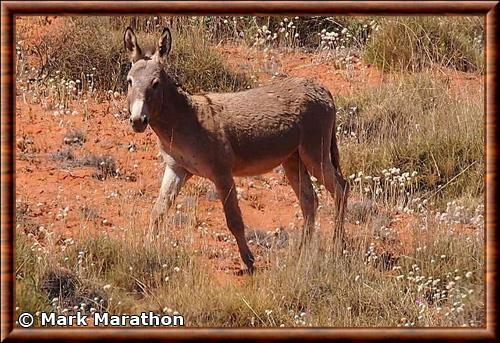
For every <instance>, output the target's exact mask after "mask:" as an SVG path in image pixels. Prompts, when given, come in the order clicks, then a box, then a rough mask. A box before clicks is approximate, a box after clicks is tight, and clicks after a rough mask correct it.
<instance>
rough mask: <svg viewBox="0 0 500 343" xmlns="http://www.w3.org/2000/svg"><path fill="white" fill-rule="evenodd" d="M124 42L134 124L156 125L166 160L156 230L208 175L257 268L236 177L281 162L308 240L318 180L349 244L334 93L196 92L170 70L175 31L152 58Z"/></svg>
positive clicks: (130, 36) (283, 85)
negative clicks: (184, 193)
mask: <svg viewBox="0 0 500 343" xmlns="http://www.w3.org/2000/svg"><path fill="white" fill-rule="evenodd" d="M124 41H125V48H126V50H127V51H128V52H129V54H130V58H131V61H132V63H133V65H132V68H131V70H130V72H129V75H128V80H129V90H128V102H129V111H130V113H131V116H130V121H131V124H132V127H133V128H134V130H135V131H136V132H142V131H144V130H145V129H146V127H147V125H148V124H149V125H150V126H151V128H152V129H153V131H154V132H155V133H156V135H157V136H158V139H159V146H160V149H161V151H162V154H163V156H164V159H165V161H166V169H165V174H164V178H163V181H162V186H161V189H160V194H159V196H158V199H157V201H156V204H155V206H154V208H153V211H152V215H151V227H152V228H153V229H155V230H157V229H158V227H159V226H160V225H161V223H162V222H163V217H164V214H165V213H166V212H167V210H168V209H169V207H170V206H171V205H172V203H173V201H174V200H175V197H176V195H177V194H178V193H179V191H180V189H181V188H182V186H183V184H184V183H185V182H186V181H187V180H188V179H189V178H190V177H191V176H192V175H198V176H202V177H205V178H208V179H209V180H211V181H212V182H214V184H215V186H216V188H217V191H218V193H219V195H220V196H221V199H222V203H223V207H224V212H225V216H226V222H227V225H228V227H229V229H230V230H231V232H232V233H233V234H234V236H235V238H236V241H237V243H238V247H239V250H240V254H241V257H242V260H243V262H244V263H245V264H246V266H247V268H248V269H249V270H252V268H253V256H252V253H251V252H250V249H249V248H248V246H247V243H246V241H245V235H244V225H243V220H242V216H241V212H240V208H239V206H238V200H237V197H236V191H235V185H234V180H233V177H234V176H248V175H256V174H262V173H265V172H268V171H270V170H271V169H273V168H274V167H276V166H278V165H280V164H281V165H283V167H284V169H285V175H286V177H287V178H288V180H289V181H290V184H291V186H292V188H293V190H294V191H295V193H296V194H297V197H298V198H299V202H300V206H301V209H302V212H303V215H304V233H303V241H306V240H307V238H309V237H310V235H311V233H312V231H313V229H314V220H315V215H316V209H317V206H318V200H317V196H316V193H315V192H314V189H313V187H312V184H311V180H310V175H313V176H315V177H316V178H317V179H318V180H319V182H321V183H322V184H323V185H324V186H325V188H326V189H327V190H328V191H329V192H330V193H331V194H332V196H333V197H334V198H335V199H336V206H337V209H338V211H337V213H338V215H337V221H336V223H337V225H336V226H337V227H336V229H335V235H334V236H335V237H336V238H337V239H338V240H339V241H340V242H343V239H344V233H343V218H344V209H345V205H346V198H347V191H348V185H347V183H346V181H345V180H344V178H343V177H342V173H341V171H340V165H339V153H338V147H337V142H336V138H335V134H334V133H335V106H334V102H333V99H332V96H331V94H330V92H329V91H328V90H327V89H326V88H324V87H323V86H321V85H319V84H317V83H315V82H313V81H311V80H307V79H303V78H285V79H280V80H276V81H274V82H273V83H271V84H269V85H267V86H264V87H260V88H255V89H251V90H247V91H243V92H237V93H207V94H203V95H191V94H188V93H187V92H185V91H184V90H183V89H182V87H180V86H179V85H177V84H176V82H175V80H174V78H173V77H172V76H171V75H170V74H169V73H168V72H167V71H166V70H167V68H165V65H166V63H167V62H166V57H167V55H168V53H169V51H170V45H171V36H170V31H169V30H168V29H165V30H164V32H163V34H162V36H161V38H160V41H159V44H158V48H157V51H156V52H155V54H154V55H152V56H143V55H142V52H141V50H140V48H139V46H138V44H137V42H136V38H135V35H134V33H133V32H132V30H131V29H130V28H127V30H126V31H125V36H124Z"/></svg>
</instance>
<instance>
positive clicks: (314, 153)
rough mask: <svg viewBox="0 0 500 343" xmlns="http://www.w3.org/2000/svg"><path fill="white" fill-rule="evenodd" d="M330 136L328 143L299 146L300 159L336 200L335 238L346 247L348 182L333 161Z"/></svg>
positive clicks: (327, 139)
mask: <svg viewBox="0 0 500 343" xmlns="http://www.w3.org/2000/svg"><path fill="white" fill-rule="evenodd" d="M329 140H330V137H327V138H326V141H327V142H328V144H323V143H322V142H318V144H309V145H307V144H306V145H303V146H301V147H300V148H299V155H300V159H301V160H302V161H303V162H304V164H305V165H306V167H307V170H308V171H309V173H311V174H312V175H313V176H314V177H315V178H317V179H318V181H319V182H320V183H321V184H323V185H324V186H325V188H326V189H327V190H328V192H330V194H331V195H332V197H333V198H334V201H335V207H336V210H337V211H336V212H337V213H336V217H335V224H336V227H335V232H334V240H335V242H338V243H340V244H341V247H342V249H343V248H344V247H345V233H344V213H345V207H346V204H347V192H348V184H347V181H346V180H345V179H344V177H343V176H342V174H341V172H340V170H338V169H337V168H335V166H334V165H333V163H332V156H331V152H330V149H331V145H330V141H329Z"/></svg>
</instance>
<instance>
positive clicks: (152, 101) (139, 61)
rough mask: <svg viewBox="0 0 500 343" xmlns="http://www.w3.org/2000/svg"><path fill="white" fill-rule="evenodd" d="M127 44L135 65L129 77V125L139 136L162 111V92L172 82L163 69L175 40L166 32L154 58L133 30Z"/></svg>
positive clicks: (159, 42) (124, 39) (126, 47)
mask: <svg viewBox="0 0 500 343" xmlns="http://www.w3.org/2000/svg"><path fill="white" fill-rule="evenodd" d="M123 41H124V43H125V50H127V52H128V53H129V56H130V61H131V62H132V68H131V69H130V71H129V72H128V75H127V83H128V92H127V101H128V111H129V115H130V117H129V121H130V124H132V128H133V129H134V131H135V132H143V131H144V130H145V129H146V127H147V126H148V123H149V122H150V120H151V118H152V117H154V116H156V115H158V113H159V110H160V108H161V104H162V97H163V93H162V89H163V88H164V87H163V86H165V85H164V83H165V82H168V79H167V77H166V73H165V71H164V68H163V65H164V60H165V58H166V57H167V56H168V54H169V52H170V47H171V45H172V36H171V34H170V30H169V29H168V28H165V29H164V30H163V33H162V34H161V36H160V40H159V41H158V45H157V47H156V51H155V52H154V54H152V55H146V54H144V53H143V52H142V50H141V48H140V47H139V44H138V43H137V38H136V36H135V34H134V31H132V29H131V28H130V27H127V29H126V30H125V33H124V36H123Z"/></svg>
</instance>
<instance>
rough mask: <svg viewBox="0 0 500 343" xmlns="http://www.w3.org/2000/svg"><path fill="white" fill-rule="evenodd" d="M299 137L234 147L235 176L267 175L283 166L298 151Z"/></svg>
mask: <svg viewBox="0 0 500 343" xmlns="http://www.w3.org/2000/svg"><path fill="white" fill-rule="evenodd" d="M297 148H298V137H296V136H295V135H290V137H286V139H276V138H273V139H269V140H257V141H253V142H251V143H250V142H249V144H245V145H243V146H242V145H236V146H235V145H233V152H234V164H233V174H234V175H236V176H251V175H258V174H263V173H266V172H268V171H270V170H272V169H273V168H274V167H276V166H279V165H280V164H282V163H283V162H284V161H285V160H286V159H287V158H288V157H289V156H290V155H291V154H293V153H294V152H295V151H297Z"/></svg>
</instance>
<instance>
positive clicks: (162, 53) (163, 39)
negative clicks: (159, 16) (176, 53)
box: [156, 27, 172, 59]
mask: <svg viewBox="0 0 500 343" xmlns="http://www.w3.org/2000/svg"><path fill="white" fill-rule="evenodd" d="M170 48H172V34H171V33H170V30H169V29H168V27H166V28H164V29H163V32H162V33H161V36H160V40H159V41H158V49H157V50H156V52H157V54H158V57H159V58H160V59H163V58H165V57H167V56H168V54H169V53H170Z"/></svg>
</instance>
